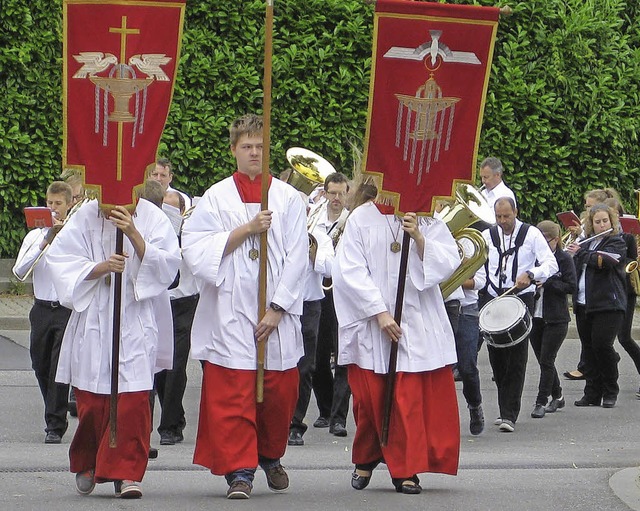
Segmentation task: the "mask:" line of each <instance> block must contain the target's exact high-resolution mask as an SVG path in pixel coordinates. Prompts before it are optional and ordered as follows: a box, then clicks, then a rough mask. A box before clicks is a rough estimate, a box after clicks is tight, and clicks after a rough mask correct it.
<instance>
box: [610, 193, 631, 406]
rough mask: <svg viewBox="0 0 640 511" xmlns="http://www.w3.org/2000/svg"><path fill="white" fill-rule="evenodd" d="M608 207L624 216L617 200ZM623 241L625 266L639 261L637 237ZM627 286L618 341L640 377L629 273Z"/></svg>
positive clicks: (626, 235) (627, 234) (624, 238)
mask: <svg viewBox="0 0 640 511" xmlns="http://www.w3.org/2000/svg"><path fill="white" fill-rule="evenodd" d="M605 204H606V205H607V206H610V207H612V208H614V209H615V210H616V211H617V212H618V215H623V214H624V209H622V205H621V204H620V202H619V201H618V200H616V199H607V200H606V201H605ZM622 239H623V240H624V242H625V244H626V246H627V253H626V256H625V257H626V260H625V262H624V265H625V266H626V265H627V264H628V263H630V262H631V261H635V260H637V259H638V245H637V243H636V237H635V236H634V235H633V234H631V233H628V232H623V233H622ZM626 284H627V310H626V311H625V314H624V321H623V322H622V326H621V327H620V331H619V332H618V341H619V342H620V346H622V347H623V348H624V350H625V351H626V352H627V353H628V354H629V356H630V357H631V360H633V363H634V365H635V366H636V370H637V371H638V375H640V346H639V345H638V343H637V342H636V341H635V340H634V339H633V337H631V328H632V326H633V314H634V313H635V310H636V300H637V297H636V291H635V289H634V288H633V285H632V284H631V275H630V274H629V273H627V276H626ZM636 396H637V397H638V398H640V390H639V391H638V393H637V394H636Z"/></svg>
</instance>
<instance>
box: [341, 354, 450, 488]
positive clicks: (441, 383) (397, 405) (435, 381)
mask: <svg viewBox="0 0 640 511" xmlns="http://www.w3.org/2000/svg"><path fill="white" fill-rule="evenodd" d="M386 379H387V375H386V374H376V373H374V372H373V371H369V370H366V369H361V368H360V367H358V366H356V365H355V364H351V365H349V385H350V386H351V390H352V392H353V415H354V417H355V420H356V426H357V429H356V436H355V438H354V440H353V455H352V461H353V462H354V463H356V464H366V463H370V462H372V461H375V460H379V459H381V458H384V460H385V463H386V464H387V467H388V468H389V472H390V474H391V477H393V478H400V479H407V478H409V477H411V476H413V475H414V474H420V473H423V472H439V473H443V474H451V475H455V474H457V472H458V456H459V452H460V428H459V427H457V426H458V401H457V397H456V389H455V383H454V380H453V375H452V372H451V367H448V366H445V367H442V368H440V369H436V370H435V371H427V372H420V373H406V372H399V373H398V374H397V379H396V388H395V400H394V402H393V406H392V409H391V410H392V412H391V420H390V423H389V441H388V444H387V446H386V447H381V446H380V439H381V437H382V416H383V404H384V392H385V387H386ZM372 433H374V434H372Z"/></svg>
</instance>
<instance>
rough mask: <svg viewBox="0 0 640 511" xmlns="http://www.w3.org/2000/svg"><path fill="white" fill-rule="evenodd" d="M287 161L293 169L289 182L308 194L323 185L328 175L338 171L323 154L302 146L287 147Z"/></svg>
mask: <svg viewBox="0 0 640 511" xmlns="http://www.w3.org/2000/svg"><path fill="white" fill-rule="evenodd" d="M287 161H288V162H289V165H291V168H292V169H293V170H292V172H291V175H290V176H289V179H287V183H289V184H290V185H291V186H293V187H294V188H295V189H296V190H299V191H301V192H303V193H305V194H306V195H310V194H311V192H313V190H314V189H315V188H316V187H317V186H318V185H323V184H324V180H325V179H326V178H327V176H328V175H329V174H333V173H334V172H335V171H336V169H335V168H334V167H333V165H331V163H329V162H328V161H327V160H325V159H324V158H323V157H322V156H320V155H319V154H316V153H314V152H313V151H309V150H308V149H304V148H302V147H291V148H289V149H287Z"/></svg>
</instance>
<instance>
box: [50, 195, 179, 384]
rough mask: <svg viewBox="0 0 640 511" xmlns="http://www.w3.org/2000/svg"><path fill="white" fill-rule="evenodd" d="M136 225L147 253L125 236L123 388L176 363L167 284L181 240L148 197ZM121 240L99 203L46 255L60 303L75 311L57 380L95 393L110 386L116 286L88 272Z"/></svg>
mask: <svg viewBox="0 0 640 511" xmlns="http://www.w3.org/2000/svg"><path fill="white" fill-rule="evenodd" d="M134 223H135V225H136V228H137V229H138V231H139V232H140V234H141V235H142V237H143V238H144V240H145V253H144V257H143V260H142V261H140V259H139V258H138V256H137V255H136V254H135V250H134V249H133V246H132V245H131V243H130V242H129V239H128V238H127V237H126V236H124V251H125V252H126V253H128V254H129V258H128V259H127V261H126V264H125V271H124V273H123V277H122V309H121V320H120V323H121V339H120V367H119V383H118V385H119V392H136V391H142V390H150V389H151V388H152V387H153V375H154V372H157V371H159V370H161V369H165V368H166V369H170V368H171V366H172V359H173V325H172V322H171V305H170V303H169V293H168V292H167V287H168V286H169V285H170V284H171V282H173V279H174V278H175V276H176V272H177V271H178V265H179V263H180V250H179V247H178V240H177V237H176V235H175V233H174V231H173V227H172V226H171V222H169V220H168V219H167V217H166V215H165V214H164V213H163V212H162V211H161V210H160V209H159V208H158V207H156V206H154V205H153V204H151V203H150V202H148V201H146V200H144V199H142V200H140V201H139V203H138V206H137V208H136V213H135V216H134ZM115 238H116V228H115V226H114V225H113V224H112V223H111V221H109V220H107V219H104V218H102V217H101V216H100V215H99V211H98V202H97V201H92V202H90V203H88V204H86V205H85V206H83V207H82V208H80V210H79V211H78V212H77V213H76V214H75V215H73V216H72V217H71V219H70V220H69V222H67V224H66V225H65V226H64V228H63V229H62V230H61V231H60V234H58V236H57V237H56V239H55V240H54V242H53V243H52V245H51V248H50V249H49V251H48V252H47V255H46V257H47V261H48V263H49V264H50V266H51V268H52V274H53V280H54V284H55V287H56V290H57V291H58V296H59V299H60V302H61V303H62V304H63V305H65V306H66V307H69V308H71V309H72V313H71V318H70V319H69V323H68V325H67V329H66V331H65V334H64V338H63V340H62V348H61V352H60V360H59V363H58V372H57V374H56V381H58V382H60V383H71V384H72V385H73V386H75V387H78V388H79V389H81V390H86V391H89V392H93V393H95V394H108V393H109V392H110V390H111V344H112V330H113V291H112V286H111V285H110V284H107V279H106V278H105V277H102V278H99V279H94V280H85V278H86V276H87V275H88V274H89V273H90V272H91V271H92V270H93V268H94V267H95V266H96V264H98V263H100V262H102V261H105V260H107V259H108V258H109V257H110V256H111V255H112V254H113V253H114V252H115ZM114 280H115V279H114V278H113V274H111V278H110V281H111V283H113V282H114ZM158 311H160V312H158ZM162 311H164V312H162ZM156 314H157V315H158V317H156Z"/></svg>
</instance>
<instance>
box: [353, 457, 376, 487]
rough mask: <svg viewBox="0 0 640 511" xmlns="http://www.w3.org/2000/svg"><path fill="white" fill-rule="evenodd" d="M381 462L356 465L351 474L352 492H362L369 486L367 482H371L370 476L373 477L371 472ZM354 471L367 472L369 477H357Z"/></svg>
mask: <svg viewBox="0 0 640 511" xmlns="http://www.w3.org/2000/svg"><path fill="white" fill-rule="evenodd" d="M381 461H382V460H376V461H372V462H371V463H361V464H358V463H356V468H355V470H354V471H353V473H352V474H351V487H352V488H353V489H354V490H364V489H365V488H366V487H367V486H369V481H371V476H372V475H373V470H374V469H375V468H376V467H377V466H378V465H379V464H380V462H381ZM356 470H360V471H361V472H367V473H368V474H369V475H368V476H364V475H362V476H361V475H358V473H357V472H356Z"/></svg>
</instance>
